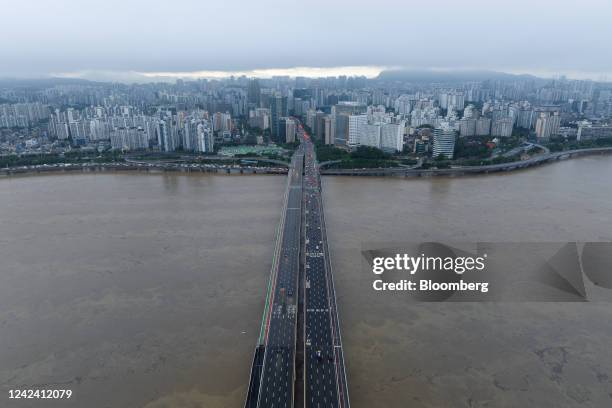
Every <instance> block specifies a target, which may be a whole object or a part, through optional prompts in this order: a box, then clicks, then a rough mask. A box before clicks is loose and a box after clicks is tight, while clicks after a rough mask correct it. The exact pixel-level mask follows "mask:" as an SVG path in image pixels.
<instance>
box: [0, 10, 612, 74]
mask: <svg viewBox="0 0 612 408" xmlns="http://www.w3.org/2000/svg"><path fill="white" fill-rule="evenodd" d="M294 3H295V4H293V3H289V4H287V3H286V2H279V1H276V0H266V1H263V2H257V3H245V2H240V3H239V4H235V3H232V4H229V3H227V4H225V3H223V4H217V3H214V4H206V3H202V2H194V1H191V0H179V1H175V2H172V3H171V4H161V5H158V6H156V7H151V5H150V4H148V3H146V2H143V1H134V2H130V3H128V4H126V3H125V2H121V3H120V2H118V1H114V0H113V1H109V2H105V3H104V4H91V5H88V6H87V8H84V7H83V6H82V4H80V3H79V2H76V1H74V0H63V1H60V2H55V3H53V4H52V5H51V4H44V3H43V4H36V5H35V9H36V10H37V12H36V13H32V12H31V10H32V6H33V4H32V2H22V3H19V4H13V5H11V7H9V8H6V9H5V10H4V16H5V23H4V24H3V25H2V27H0V35H2V36H3V38H8V39H12V40H11V41H4V42H3V43H2V44H1V45H0V55H2V56H3V61H4V64H3V67H2V68H0V77H19V78H35V77H49V76H59V77H70V78H75V77H76V78H84V79H95V80H109V81H123V82H144V81H147V80H149V81H150V80H155V81H157V80H160V79H162V80H164V79H165V80H167V79H168V78H170V79H174V78H177V77H184V78H198V77H202V78H214V77H227V76H230V75H236V74H245V75H246V76H259V77H266V76H271V75H292V76H308V77H312V76H337V75H339V72H343V73H344V74H345V75H348V76H351V75H365V76H367V77H372V76H375V75H376V73H377V72H379V71H380V70H382V69H389V68H411V69H438V70H453V69H471V68H478V69H484V70H493V71H502V72H508V73H520V74H533V75H537V76H542V77H554V76H561V75H566V76H567V77H569V78H573V79H592V80H599V81H600V80H607V78H610V77H612V69H610V66H612V56H611V54H610V53H609V52H606V50H607V49H609V44H608V43H607V42H606V40H607V39H608V38H610V37H611V36H612V28H611V27H610V25H609V24H608V23H607V21H606V19H607V17H608V16H610V15H611V14H612V5H610V4H609V2H605V1H601V0H586V1H584V2H582V3H581V7H580V8H576V7H575V5H574V4H573V2H569V1H561V2H559V1H556V2H554V1H550V0H546V1H541V2H537V3H534V2H528V1H525V0H520V1H517V2H514V3H513V4H512V7H511V8H509V7H504V6H503V5H496V4H491V2H486V1H482V0H469V1H466V2H461V3H460V4H459V3H456V2H450V1H446V0H437V1H431V2H426V3H424V2H418V3H417V2H409V3H404V4H397V3H396V2H393V1H389V0H383V1H381V2H378V3H376V4H375V5H372V4H369V3H359V4H355V3H354V2H351V3H348V2H346V1H340V2H334V3H331V4H330V3H329V2H322V1H319V0H314V1H312V2H309V3H308V4H300V3H298V2H294ZM292 6H295V7H292ZM289 10H295V11H294V12H289ZM585 38H586V39H588V41H585V40H584V39H585Z"/></svg>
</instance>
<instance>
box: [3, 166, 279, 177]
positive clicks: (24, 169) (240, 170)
mask: <svg viewBox="0 0 612 408" xmlns="http://www.w3.org/2000/svg"><path fill="white" fill-rule="evenodd" d="M78 171H81V172H109V171H141V172H151V173H158V172H180V173H218V174H287V169H286V168H283V167H253V166H232V165H227V166H216V165H209V164H184V163H134V162H132V163H127V162H117V163H58V164H40V165H36V166H19V167H8V168H3V169H0V177H1V176H5V177H9V176H12V175H26V174H42V173H54V172H58V173H66V172H78Z"/></svg>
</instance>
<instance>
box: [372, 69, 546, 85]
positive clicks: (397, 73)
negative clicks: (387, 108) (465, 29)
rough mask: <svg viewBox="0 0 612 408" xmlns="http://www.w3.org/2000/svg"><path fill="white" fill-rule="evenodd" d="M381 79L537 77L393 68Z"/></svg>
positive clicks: (440, 80)
mask: <svg viewBox="0 0 612 408" xmlns="http://www.w3.org/2000/svg"><path fill="white" fill-rule="evenodd" d="M377 79H378V80H381V81H389V82H391V81H402V82H471V81H486V80H493V81H509V80H517V79H539V78H537V77H535V76H533V75H515V74H508V73H505V72H498V71H486V70H461V69H460V70H454V71H453V70H448V71H446V70H444V71H437V70H419V69H393V70H385V71H382V72H381V73H380V74H379V75H378V78H377Z"/></svg>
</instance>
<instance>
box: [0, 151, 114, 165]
mask: <svg viewBox="0 0 612 408" xmlns="http://www.w3.org/2000/svg"><path fill="white" fill-rule="evenodd" d="M122 161H124V159H123V153H121V152H119V151H109V152H104V153H101V154H98V153H93V152H92V153H89V152H88V153H84V152H81V151H74V152H66V153H63V154H59V153H41V154H28V155H17V154H11V155H6V156H0V167H17V166H37V165H41V164H57V163H108V162H122Z"/></svg>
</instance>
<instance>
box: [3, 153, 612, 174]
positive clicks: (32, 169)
mask: <svg viewBox="0 0 612 408" xmlns="http://www.w3.org/2000/svg"><path fill="white" fill-rule="evenodd" d="M610 153H612V147H600V148H591V149H579V150H568V151H562V152H554V153H547V154H543V155H539V156H536V157H532V158H530V159H528V160H522V161H516V162H509V163H501V164H491V165H486V166H463V167H451V168H448V169H421V168H414V167H393V168H373V169H325V168H321V175H332V176H377V177H380V176H396V177H397V176H400V177H431V176H452V177H458V176H467V175H474V174H489V173H497V172H509V171H515V170H521V169H525V168H528V167H534V166H540V165H543V164H549V163H554V162H556V161H560V160H567V159H572V158H576V157H583V156H590V155H603V154H610ZM76 171H82V172H107V171H144V172H181V173H217V174H287V168H284V167H256V166H239V165H212V164H188V163H169V162H159V163H153V162H136V161H131V162H113V163H57V164H41V165H36V166H19V167H8V168H2V169H0V177H1V176H12V175H18V174H37V173H51V172H76Z"/></svg>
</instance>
